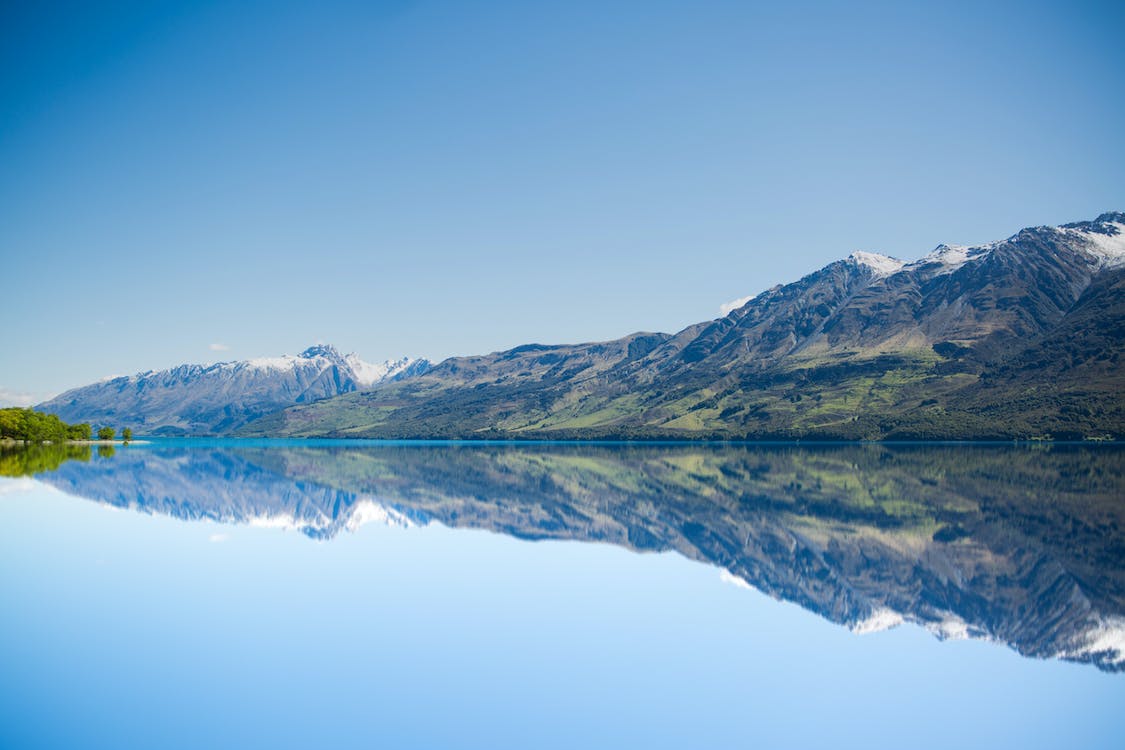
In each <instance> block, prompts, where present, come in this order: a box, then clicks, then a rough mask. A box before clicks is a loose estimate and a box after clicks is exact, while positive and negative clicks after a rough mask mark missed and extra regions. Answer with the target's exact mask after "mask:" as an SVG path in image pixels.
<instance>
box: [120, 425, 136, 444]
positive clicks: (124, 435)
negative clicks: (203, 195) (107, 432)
mask: <svg viewBox="0 0 1125 750" xmlns="http://www.w3.org/2000/svg"><path fill="white" fill-rule="evenodd" d="M121 439H122V440H124V441H125V442H126V443H127V442H129V441H130V440H132V439H133V431H132V430H131V429H129V428H128V427H126V428H125V429H124V430H122V431H121Z"/></svg>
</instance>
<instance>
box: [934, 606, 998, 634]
mask: <svg viewBox="0 0 1125 750" xmlns="http://www.w3.org/2000/svg"><path fill="white" fill-rule="evenodd" d="M922 627H924V628H925V629H926V630H928V631H930V632H931V633H933V634H934V635H936V636H937V637H938V640H941V641H963V640H966V639H968V638H979V639H982V640H992V639H991V638H988V637H987V636H986V635H984V634H983V633H981V632H979V631H978V630H976V629H973V628H970V627H969V623H967V622H965V621H964V620H962V619H961V618H960V617H958V616H957V615H955V614H953V613H952V612H950V613H947V614H946V615H945V619H943V620H941V621H940V622H927V623H923V625H922Z"/></svg>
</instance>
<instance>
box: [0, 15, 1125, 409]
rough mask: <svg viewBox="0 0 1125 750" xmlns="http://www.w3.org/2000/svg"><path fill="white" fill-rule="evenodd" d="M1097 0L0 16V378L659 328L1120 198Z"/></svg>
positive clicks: (1122, 123)
mask: <svg viewBox="0 0 1125 750" xmlns="http://www.w3.org/2000/svg"><path fill="white" fill-rule="evenodd" d="M1123 22H1125V6H1122V5H1121V4H1120V3H1097V2H1055V3H1044V2H1021V3H1007V2H997V3H978V2H971V3H962V2H943V3H901V2H894V3H892V2H888V3H864V2H852V3H842V2H841V3H819V2H794V3H776V4H775V3H754V2H746V1H745V0H743V1H741V2H710V1H707V0H696V1H695V2H661V1H659V0H649V1H647V2H624V1H623V2H605V1H604V0H603V1H601V2H583V1H582V0H571V1H570V2H534V3H528V2H501V1H497V2H471V1H470V2H466V1H465V0H460V1H458V2H454V1H448V2H446V1H426V0H423V1H421V2H387V3H380V2H355V3H350V2H328V1H325V2H319V3H296V2H284V1H283V0H281V1H277V2H269V3H266V2H260V3H255V2H230V1H228V2H162V1H160V0H145V1H143V2H141V1H138V2H109V3H99V2H72V3H60V2H50V0H44V1H43V2H35V3H19V4H17V3H5V4H3V5H2V6H0V279H3V287H2V288H3V296H2V300H3V308H4V314H5V317H6V321H7V325H5V326H4V335H3V339H2V346H0V352H2V353H0V404H21V405H22V404H27V403H35V402H38V401H41V400H44V399H46V398H48V397H49V396H52V395H54V394H56V393H58V392H60V391H63V390H65V389H67V388H71V387H75V386H79V385H83V384H86V383H89V382H93V381H96V380H98V379H100V378H103V377H106V376H110V375H117V374H128V373H132V372H139V371H143V370H148V369H159V368H164V367H170V366H173V365H176V364H179V363H184V362H213V361H220V360H228V359H245V358H250V357H257V356H269V355H278V354H282V353H296V352H299V351H301V350H303V349H304V348H306V347H307V346H309V345H311V344H314V343H321V342H323V343H331V344H334V345H335V346H337V347H338V348H339V349H341V350H342V351H344V352H348V351H355V352H358V353H359V354H360V355H362V356H363V357H364V358H365V359H367V360H369V361H379V360H382V359H386V358H391V357H400V356H403V355H410V356H424V357H428V358H430V359H433V360H435V361H436V360H440V359H442V358H444V357H447V356H453V355H464V354H479V353H486V352H491V351H497V350H502V349H505V348H509V347H512V346H517V345H519V344H523V343H530V342H538V343H575V342H579V341H593V340H605V339H611V338H616V337H619V336H622V335H625V334H628V333H631V332H634V331H639V330H649V331H652V330H659V331H667V332H675V331H677V330H679V329H681V328H683V327H685V326H687V325H690V324H692V323H695V322H699V321H702V320H708V319H711V318H715V317H718V316H719V315H720V314H721V306H722V305H723V304H724V303H727V302H729V301H731V300H734V299H737V298H741V297H744V296H746V295H749V294H754V293H756V292H759V291H761V290H763V289H766V288H768V287H770V286H773V285H774V284H777V283H784V282H787V281H792V280H795V279H797V278H799V277H801V276H802V275H804V274H806V273H809V272H811V271H813V270H815V269H817V268H819V267H821V266H823V265H824V264H826V263H828V262H831V261H832V260H835V259H838V258H841V257H844V256H846V255H847V254H848V253H850V252H852V251H855V250H868V251H876V252H883V253H887V254H890V255H894V256H896V257H900V258H904V259H914V258H917V257H920V256H921V255H923V254H925V253H926V252H927V251H929V250H930V249H932V248H933V247H934V246H935V245H937V244H939V243H941V242H949V243H961V244H972V243H978V242H987V241H991V240H995V239H1001V238H1003V237H1007V236H1009V235H1011V234H1013V233H1014V232H1016V231H1018V230H1019V229H1020V228H1022V227H1025V226H1036V225H1044V224H1058V223H1063V222H1068V221H1076V220H1083V219H1090V218H1093V217H1094V216H1096V215H1097V214H1099V213H1102V212H1104V211H1109V210H1125V180H1123V179H1122V178H1121V175H1122V173H1123V172H1125V170H1123V167H1125V149H1122V148H1121V147H1120V134H1121V133H1123V132H1125V97H1123V96H1122V95H1121V92H1122V91H1123V90H1125V86H1123V84H1125V45H1122V44H1121V34H1120V29H1121V28H1123V27H1125V24H1123Z"/></svg>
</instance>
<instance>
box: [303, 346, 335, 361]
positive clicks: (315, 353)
mask: <svg viewBox="0 0 1125 750" xmlns="http://www.w3.org/2000/svg"><path fill="white" fill-rule="evenodd" d="M297 356H298V357H301V358H302V359H314V358H316V357H327V358H328V359H333V360H338V359H340V358H341V357H340V352H339V351H337V350H336V347H334V346H332V345H331V344H314V345H312V346H310V347H309V348H308V349H305V350H304V351H303V352H301V353H300V354H298V355H297Z"/></svg>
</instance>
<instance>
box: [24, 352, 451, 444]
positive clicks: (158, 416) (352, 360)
mask: <svg viewBox="0 0 1125 750" xmlns="http://www.w3.org/2000/svg"><path fill="white" fill-rule="evenodd" d="M429 366H430V363H429V362H428V361H426V360H424V359H411V358H409V357H404V358H402V359H398V360H387V361H386V362H382V363H378V364H373V363H370V362H364V361H363V360H362V359H360V358H359V356H357V355H355V354H348V355H346V356H344V355H341V354H340V353H339V352H338V351H337V350H336V349H335V348H333V347H331V346H328V345H324V344H318V345H316V346H312V347H309V348H308V349H306V350H305V351H303V352H301V353H300V354H298V355H296V356H292V355H284V356H281V357H267V358H260V359H250V360H244V361H239V362H219V363H217V364H212V365H180V366H179V367H174V368H172V369H168V370H159V371H148V372H142V373H138V374H136V375H132V376H127V377H117V378H111V379H108V380H105V381H102V382H100V383H94V384H93V385H87V386H83V387H81V388H75V389H73V390H70V391H67V392H66V393H63V394H62V395H60V396H57V397H56V398H54V399H52V400H50V401H48V402H46V403H43V404H40V405H39V406H37V407H36V408H37V409H39V410H41V411H46V412H50V413H54V414H57V415H59V417H60V418H62V419H63V420H66V421H68V422H90V423H94V424H110V425H119V426H123V427H124V426H128V427H131V428H132V429H133V431H134V432H136V433H138V434H147V435H168V436H173V435H215V434H221V433H227V432H230V431H232V430H234V429H237V428H238V427H241V426H242V425H244V424H246V423H247V422H249V421H251V420H253V419H255V418H257V417H261V416H263V415H265V414H269V413H272V412H275V411H277V410H278V409H282V408H284V407H286V406H290V405H292V404H305V403H311V402H313V401H316V400H318V399H323V398H328V397H330V396H339V395H340V394H343V393H350V392H354V391H360V390H363V389H367V388H372V387H374V386H376V385H378V384H380V383H385V382H392V381H394V380H398V379H401V378H405V377H410V376H413V375H418V374H421V373H423V372H425V371H426V370H427V369H428V368H429Z"/></svg>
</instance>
